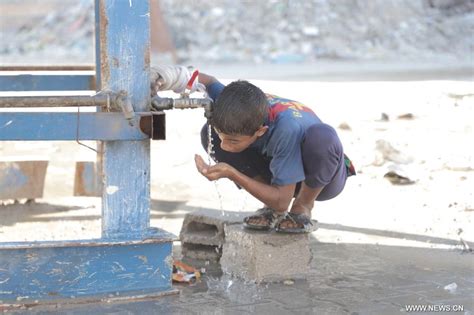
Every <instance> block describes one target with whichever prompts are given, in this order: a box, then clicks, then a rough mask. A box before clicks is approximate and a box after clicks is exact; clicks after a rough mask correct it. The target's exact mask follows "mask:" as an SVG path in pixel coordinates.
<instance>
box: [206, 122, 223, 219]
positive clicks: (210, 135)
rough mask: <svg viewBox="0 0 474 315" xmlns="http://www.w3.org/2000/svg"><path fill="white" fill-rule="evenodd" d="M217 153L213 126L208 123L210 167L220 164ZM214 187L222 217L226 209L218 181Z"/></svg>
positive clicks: (208, 160)
mask: <svg viewBox="0 0 474 315" xmlns="http://www.w3.org/2000/svg"><path fill="white" fill-rule="evenodd" d="M215 153H216V152H215V151H214V145H213V144H212V126H211V124H210V123H209V122H208V123H207V162H208V164H209V166H210V165H212V164H213V162H214V163H218V161H217V159H216V157H215ZM214 187H215V189H216V194H217V198H219V206H220V209H221V214H222V216H224V215H225V212H224V207H223V204H222V195H221V193H220V192H219V187H218V185H217V180H215V181H214Z"/></svg>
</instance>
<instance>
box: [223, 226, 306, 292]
mask: <svg viewBox="0 0 474 315" xmlns="http://www.w3.org/2000/svg"><path fill="white" fill-rule="evenodd" d="M311 259H312V255H311V250H310V246H309V234H280V233H274V232H272V233H268V232H260V231H249V230H245V229H244V228H243V226H242V225H228V226H226V227H225V243H224V246H223V250H222V257H221V260H220V263H221V267H222V271H223V272H225V273H227V274H231V275H233V276H236V277H239V278H243V279H245V280H246V281H252V282H257V283H258V282H273V281H281V280H285V279H299V278H305V276H306V275H307V273H308V272H309V270H310V262H311Z"/></svg>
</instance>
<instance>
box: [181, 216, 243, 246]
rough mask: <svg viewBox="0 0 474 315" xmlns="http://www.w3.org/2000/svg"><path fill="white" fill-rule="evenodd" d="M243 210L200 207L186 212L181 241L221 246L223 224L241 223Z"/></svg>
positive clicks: (222, 242) (222, 241)
mask: <svg viewBox="0 0 474 315" xmlns="http://www.w3.org/2000/svg"><path fill="white" fill-rule="evenodd" d="M248 215H249V214H248V213H245V212H232V211H218V210H207V209H202V210H198V211H195V212H192V213H188V214H186V216H185V217H184V221H183V226H182V228H181V232H180V234H179V238H180V240H181V243H183V244H185V243H190V244H202V245H212V246H219V247H221V246H222V245H223V244H224V226H226V225H232V224H239V223H242V220H243V219H244V217H246V216H248Z"/></svg>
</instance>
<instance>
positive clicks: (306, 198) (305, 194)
mask: <svg viewBox="0 0 474 315" xmlns="http://www.w3.org/2000/svg"><path fill="white" fill-rule="evenodd" d="M323 188H324V187H318V188H311V187H309V186H307V185H306V184H305V183H304V182H303V183H301V189H300V191H299V193H298V196H296V198H295V200H294V201H293V204H292V205H291V210H290V212H292V213H295V214H306V215H307V216H308V217H309V218H311V210H312V209H313V207H314V201H315V200H316V198H317V197H318V196H319V194H320V193H321V191H322V190H323ZM299 227H300V226H298V224H296V223H295V222H294V221H292V220H290V219H284V220H282V221H281V223H280V228H281V229H285V228H287V229H295V228H299Z"/></svg>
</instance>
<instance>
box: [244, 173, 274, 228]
mask: <svg viewBox="0 0 474 315" xmlns="http://www.w3.org/2000/svg"><path fill="white" fill-rule="evenodd" d="M253 179H255V180H256V181H259V182H261V183H264V184H268V183H267V182H266V181H265V180H264V179H263V177H261V176H260V175H259V176H256V177H253ZM263 207H268V206H267V205H266V204H264V205H263ZM247 223H248V224H252V225H261V226H264V225H267V224H268V223H269V222H268V221H267V219H265V218H264V217H258V216H256V217H254V218H251V219H249V220H248V222H247Z"/></svg>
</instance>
